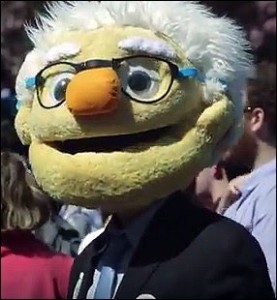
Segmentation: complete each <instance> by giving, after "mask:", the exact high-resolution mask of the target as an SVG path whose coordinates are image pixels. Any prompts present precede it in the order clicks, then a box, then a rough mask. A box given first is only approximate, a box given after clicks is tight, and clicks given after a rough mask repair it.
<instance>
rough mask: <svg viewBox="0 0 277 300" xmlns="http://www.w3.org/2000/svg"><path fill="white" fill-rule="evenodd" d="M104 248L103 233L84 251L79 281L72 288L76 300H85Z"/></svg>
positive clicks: (105, 244) (104, 236)
mask: <svg viewBox="0 0 277 300" xmlns="http://www.w3.org/2000/svg"><path fill="white" fill-rule="evenodd" d="M106 247H107V234H106V233H105V232H104V233H102V234H101V235H100V236H99V237H97V238H96V239H95V240H94V241H93V242H92V243H91V244H90V245H89V246H88V247H87V248H86V249H85V250H84V253H83V254H82V258H83V259H82V262H81V264H82V268H81V272H79V280H78V281H77V284H76V285H75V288H74V294H75V295H76V298H77V299H86V296H87V292H88V290H89V288H90V286H91V285H92V284H93V275H94V270H95V269H96V267H97V264H98V261H99V257H100V255H101V254H102V253H103V252H104V251H105V249H106ZM82 273H83V274H82ZM76 298H75V299H76ZM73 299H74V298H73Z"/></svg>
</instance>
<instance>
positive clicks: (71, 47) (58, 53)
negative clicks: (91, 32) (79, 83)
mask: <svg viewBox="0 0 277 300" xmlns="http://www.w3.org/2000/svg"><path fill="white" fill-rule="evenodd" d="M80 52H81V46H79V45H78V44H76V43H63V44H60V45H56V46H54V47H52V48H50V49H49V50H48V52H47V53H46V64H51V63H55V62H58V61H59V60H61V59H67V58H72V57H75V56H76V55H78V54H79V53H80Z"/></svg>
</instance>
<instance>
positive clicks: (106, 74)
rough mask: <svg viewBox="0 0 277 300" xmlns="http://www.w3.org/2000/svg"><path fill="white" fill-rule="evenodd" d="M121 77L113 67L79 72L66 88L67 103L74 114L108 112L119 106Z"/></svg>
mask: <svg viewBox="0 0 277 300" xmlns="http://www.w3.org/2000/svg"><path fill="white" fill-rule="evenodd" d="M119 90H120V83H119V78H118V76H117V74H116V73H115V71H114V70H113V69H112V68H100V69H90V70H85V71H82V72H80V73H78V74H77V75H76V76H75V77H74V78H73V79H72V81H71V82H70V83H69V85H68V87H67V89H66V103H67V106H68V108H69V110H70V111H71V113H72V114H73V115H76V116H91V115H100V114H106V113H110V112H112V111H114V110H115V109H116V108H117V106H118V94H119Z"/></svg>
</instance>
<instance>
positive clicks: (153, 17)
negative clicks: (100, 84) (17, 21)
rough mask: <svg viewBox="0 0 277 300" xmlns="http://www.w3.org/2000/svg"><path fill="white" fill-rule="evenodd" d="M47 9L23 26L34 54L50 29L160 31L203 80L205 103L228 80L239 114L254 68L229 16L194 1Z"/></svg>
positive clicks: (69, 4)
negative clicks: (100, 28) (131, 27)
mask: <svg viewBox="0 0 277 300" xmlns="http://www.w3.org/2000/svg"><path fill="white" fill-rule="evenodd" d="M46 11H47V13H46V14H44V15H40V16H38V17H37V20H36V26H34V27H31V26H26V29H27V34H28V36H29V38H30V39H31V41H32V42H33V44H34V47H35V50H37V52H40V53H42V54H43V53H46V52H47V51H48V50H49V46H48V45H47V39H45V34H46V35H49V34H51V33H53V32H57V33H59V32H61V33H62V32H64V31H70V30H94V29H97V28H99V27H103V26H113V25H122V26H124V25H129V26H135V27H140V28H144V29H149V30H152V31H154V32H160V33H163V34H165V35H166V36H168V37H170V38H171V39H172V40H173V41H174V42H175V43H177V44H178V45H179V46H180V47H181V49H183V50H184V54H185V55H186V57H187V58H188V59H189V60H190V61H191V62H192V63H193V65H194V66H195V67H196V68H197V69H199V70H200V71H201V72H202V74H203V75H204V76H205V77H206V78H207V81H206V87H205V89H206V90H205V93H204V94H205V96H206V97H207V98H208V99H206V101H210V100H211V98H212V96H211V95H213V94H214V92H218V90H220V89H221V87H220V84H215V82H217V81H218V79H220V80H223V81H225V82H226V83H227V84H228V88H229V93H230V94H231V95H232V100H233V101H234V103H235V104H236V108H237V118H238V120H239V119H240V118H241V116H242V104H241V93H240V92H241V90H242V89H243V88H244V86H245V83H246V79H247V77H248V76H249V74H250V72H252V70H253V67H252V56H251V54H249V53H248V50H250V46H249V43H248V41H247V39H246V37H245V34H244V32H243V30H242V29H241V28H240V27H239V26H237V25H236V24H235V23H234V22H233V21H232V20H230V19H228V18H225V17H221V18H219V17H216V16H215V15H214V14H213V13H212V12H211V11H210V10H209V9H208V8H207V7H205V6H204V5H202V4H199V3H198V2H197V1H102V2H101V3H99V2H98V1H51V3H50V4H48V5H47V7H46ZM24 73H25V72H24ZM29 75H31V76H33V75H34V74H29Z"/></svg>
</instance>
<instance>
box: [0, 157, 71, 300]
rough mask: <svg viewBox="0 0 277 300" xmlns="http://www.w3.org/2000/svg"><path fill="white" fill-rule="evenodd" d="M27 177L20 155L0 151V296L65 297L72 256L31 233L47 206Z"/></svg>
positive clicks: (43, 215)
mask: <svg viewBox="0 0 277 300" xmlns="http://www.w3.org/2000/svg"><path fill="white" fill-rule="evenodd" d="M29 180H30V174H29V173H28V171H27V168H26V164H25V161H24V160H23V159H22V157H20V156H19V155H18V154H13V153H10V152H1V299H66V295H67V288H68V280H69V273H70V269H71V266H72V262H73V259H72V258H71V257H69V256H65V255H61V254H58V253H55V252H53V251H51V250H50V249H49V248H48V247H47V246H46V245H45V244H43V243H42V242H40V241H38V240H37V239H36V238H35V237H34V235H33V234H32V231H33V230H35V229H37V228H38V227H40V226H41V225H42V224H44V223H45V222H46V221H47V219H48V217H49V209H48V203H47V201H46V199H45V197H44V194H43V193H42V192H39V190H37V189H36V190H34V189H33V188H32V187H31V186H30V185H29Z"/></svg>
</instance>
